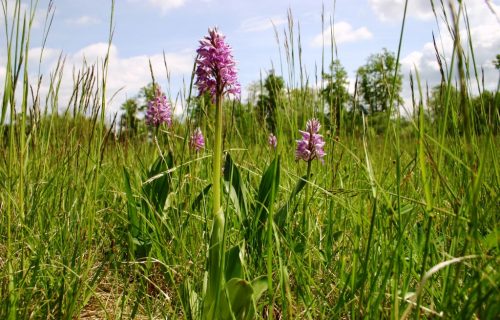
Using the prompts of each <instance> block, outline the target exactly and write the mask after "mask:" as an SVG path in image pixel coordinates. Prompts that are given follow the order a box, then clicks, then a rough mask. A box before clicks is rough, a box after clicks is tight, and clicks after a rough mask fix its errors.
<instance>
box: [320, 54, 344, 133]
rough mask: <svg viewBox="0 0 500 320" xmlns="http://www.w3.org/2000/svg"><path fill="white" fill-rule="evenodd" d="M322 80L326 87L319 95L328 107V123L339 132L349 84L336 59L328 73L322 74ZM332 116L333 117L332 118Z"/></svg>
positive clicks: (342, 68)
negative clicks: (324, 81)
mask: <svg viewBox="0 0 500 320" xmlns="http://www.w3.org/2000/svg"><path fill="white" fill-rule="evenodd" d="M323 79H324V80H326V86H325V88H324V89H323V90H321V92H320V93H321V95H322V96H323V98H324V99H325V101H326V103H327V104H328V106H329V107H330V108H329V111H330V112H329V113H330V122H331V123H332V124H333V125H334V126H335V127H336V130H337V131H339V130H340V117H341V114H342V112H343V111H344V110H345V105H346V103H347V102H348V100H349V92H348V91H347V86H348V84H349V82H348V81H347V72H346V71H345V69H344V67H343V66H342V65H341V64H340V61H339V60H338V59H337V60H334V61H333V62H332V64H331V65H330V73H329V74H328V73H325V74H323ZM332 115H334V116H335V117H334V118H332Z"/></svg>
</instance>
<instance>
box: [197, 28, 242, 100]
mask: <svg viewBox="0 0 500 320" xmlns="http://www.w3.org/2000/svg"><path fill="white" fill-rule="evenodd" d="M231 51H232V49H231V47H230V46H229V45H228V44H227V43H226V42H225V36H224V35H222V33H220V32H219V31H218V30H217V28H213V29H208V36H206V37H204V38H203V39H202V40H200V47H199V48H198V50H197V51H196V52H197V53H198V58H197V60H196V64H197V68H196V83H195V84H196V86H197V87H198V90H199V92H200V95H202V94H204V93H205V92H209V93H210V95H211V96H212V100H215V96H216V95H220V96H222V95H225V94H232V95H234V96H236V97H239V96H240V93H241V88H240V84H239V82H238V74H237V71H236V63H235V61H234V58H233V55H232V53H231Z"/></svg>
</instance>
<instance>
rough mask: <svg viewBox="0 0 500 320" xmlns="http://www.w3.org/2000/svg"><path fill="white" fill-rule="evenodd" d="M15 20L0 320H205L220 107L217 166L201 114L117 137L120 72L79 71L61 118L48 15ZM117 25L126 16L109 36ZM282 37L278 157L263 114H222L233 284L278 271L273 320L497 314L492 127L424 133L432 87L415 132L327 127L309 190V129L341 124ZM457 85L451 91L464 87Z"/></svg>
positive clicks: (436, 125) (267, 310) (7, 93)
mask: <svg viewBox="0 0 500 320" xmlns="http://www.w3.org/2000/svg"><path fill="white" fill-rule="evenodd" d="M2 4H3V6H6V5H7V4H8V5H12V3H11V2H8V1H3V2H2ZM15 6H16V8H15V10H13V12H14V13H15V16H14V17H11V18H10V19H5V21H6V24H5V28H6V32H5V33H6V35H7V50H8V51H7V53H8V55H7V57H8V60H7V63H6V71H7V72H6V73H7V75H6V78H5V82H4V88H3V90H2V93H3V100H2V124H1V126H0V161H1V162H0V191H1V192H0V213H1V215H0V222H1V223H0V238H1V241H0V293H1V295H0V318H2V319H24V318H43V319H69V318H103V319H104V318H107V319H111V318H115V319H116V318H165V317H166V318H174V319H175V318H188V319H198V318H200V316H201V313H202V312H203V307H202V306H203V302H202V299H203V297H204V295H205V291H206V288H207V272H208V269H209V268H208V266H207V254H208V252H209V244H210V230H211V226H212V217H213V215H212V214H211V212H212V202H211V197H212V193H211V192H212V190H211V189H210V187H209V185H210V184H211V181H212V173H213V172H212V171H213V169H212V166H211V163H212V150H213V140H212V138H211V137H212V136H213V133H214V130H215V129H214V128H213V126H212V124H211V123H213V121H214V117H215V111H214V110H213V108H212V109H210V108H208V109H207V110H208V111H207V113H208V114H207V118H206V119H205V123H204V124H203V131H204V133H205V136H206V138H207V145H206V148H205V150H203V151H202V152H200V153H194V152H192V151H190V150H189V148H188V146H187V138H188V137H189V134H190V132H191V130H192V129H194V120H193V119H190V118H188V119H187V120H186V121H185V122H175V123H174V126H173V127H172V128H170V129H168V130H167V129H166V128H164V127H160V128H159V130H156V131H154V130H153V131H148V130H144V131H142V132H139V133H138V134H137V135H135V136H122V137H119V136H117V135H115V131H114V128H113V125H112V124H110V123H107V122H106V121H105V117H104V116H105V102H106V99H107V97H106V95H105V86H106V84H105V83H106V77H105V74H106V71H105V70H106V68H107V66H106V65H107V58H106V57H104V58H103V60H102V61H103V63H102V64H96V65H87V66H85V67H84V68H83V69H82V70H80V71H78V72H77V73H76V77H75V85H74V95H73V97H72V99H71V101H70V103H69V104H68V105H67V106H64V109H63V111H60V110H61V106H60V104H59V100H58V90H59V89H58V88H59V86H60V79H61V73H62V72H63V71H64V66H63V61H62V60H61V61H60V64H59V65H58V68H57V69H56V70H55V71H54V72H53V73H52V74H51V76H50V85H51V90H50V92H49V94H48V96H47V97H46V98H45V99H43V97H40V96H39V95H38V94H37V92H38V90H37V84H36V83H34V84H32V83H29V81H28V78H27V75H28V72H27V71H28V68H31V67H32V66H28V65H27V59H26V57H27V52H28V50H29V48H30V43H29V33H30V30H31V28H30V23H31V21H32V18H33V14H34V9H33V8H32V10H31V11H30V12H28V13H27V15H24V13H23V12H21V9H20V6H19V1H16V2H15ZM460 8H461V7H460ZM443 10H444V9H443ZM112 11H113V9H111V12H112ZM9 12H10V11H9ZM462 14H464V13H462ZM48 17H49V21H50V14H49V15H48ZM458 21H459V19H458V18H457V21H451V22H450V23H451V25H453V23H455V24H456V23H458ZM112 26H113V20H112V19H111V23H110V34H112V32H111V30H113V27H112ZM451 29H453V28H451ZM454 30H458V28H456V26H455V29H454ZM278 34H279V33H278V32H276V35H277V40H278V45H279V46H280V50H283V52H284V60H285V61H284V63H285V64H286V68H287V71H286V72H285V73H283V71H282V73H283V74H284V75H285V74H286V75H287V76H284V78H285V79H287V81H288V83H289V86H288V87H287V89H286V90H287V94H285V95H283V96H282V97H281V99H280V100H279V103H278V112H277V132H276V133H275V134H276V136H277V137H278V147H277V149H276V151H274V150H272V149H271V148H269V146H268V145H267V135H268V132H266V131H265V130H256V128H263V124H262V121H261V119H260V118H259V117H258V116H257V114H256V113H255V112H254V109H253V106H251V105H244V104H240V103H237V102H232V101H226V103H225V104H224V109H225V119H224V121H225V130H224V135H223V137H224V139H223V140H224V145H223V146H224V150H225V152H226V153H227V154H230V158H227V157H226V158H225V159H224V160H223V164H224V165H223V166H224V172H223V185H222V189H223V190H224V193H223V197H222V203H221V205H222V208H223V210H224V212H225V220H226V221H225V228H224V237H225V241H224V242H225V249H227V250H229V254H228V255H227V259H228V260H227V261H228V263H227V265H226V267H225V271H226V273H230V272H234V273H235V274H236V273H238V274H239V275H241V277H242V278H243V279H264V278H259V277H261V276H266V275H267V278H265V283H266V284H265V286H266V287H267V289H268V290H267V291H265V292H264V293H263V295H262V298H261V299H259V300H258V301H257V303H256V317H258V318H271V317H273V318H277V319H279V318H285V319H307V318H309V319H343V318H346V319H347V318H348V319H357V318H358V319H361V318H377V319H378V318H388V319H399V318H416V319H418V318H438V317H444V318H449V319H457V318H461V319H470V318H475V319H493V318H495V317H497V316H498V314H500V288H499V283H500V274H499V272H498V265H499V263H500V257H499V240H500V235H499V232H500V229H499V215H498V212H499V192H500V190H499V185H500V184H499V178H500V175H499V167H498V150H499V140H498V137H497V136H496V135H494V134H493V133H492V131H491V130H488V129H487V128H486V130H484V132H485V133H484V134H481V135H478V134H476V133H475V132H474V130H471V129H466V131H465V132H466V134H464V132H463V131H462V130H461V129H460V128H459V127H458V125H459V124H458V123H455V122H453V123H452V129H451V130H449V129H447V128H449V123H448V124H447V123H446V122H447V121H449V120H448V119H447V117H446V116H445V117H443V118H438V119H437V120H436V121H430V120H429V119H428V118H426V117H425V112H424V105H423V104H424V102H425V99H424V98H423V97H424V96H425V94H424V93H423V90H422V89H421V88H422V84H421V81H424V79H422V80H421V79H419V77H418V71H416V72H417V73H416V74H415V78H416V80H417V81H416V83H417V85H416V86H415V89H414V94H415V96H417V97H419V98H418V99H416V101H417V102H416V104H415V105H414V108H415V110H418V111H419V112H417V113H416V116H415V117H414V118H411V119H409V120H408V119H404V118H402V117H401V116H400V114H399V112H394V113H392V114H395V116H390V115H388V116H383V121H384V122H385V130H384V133H382V134H379V133H376V131H375V130H374V128H372V122H371V121H372V120H371V117H370V116H368V117H365V116H363V115H362V114H359V115H358V117H360V118H361V123H362V126H361V127H360V126H354V125H353V124H352V123H349V121H348V120H345V121H346V122H345V123H343V125H342V126H341V128H342V130H340V132H339V131H335V128H334V127H327V126H324V128H323V129H322V133H323V134H324V135H325V139H326V141H327V144H326V146H325V149H326V152H327V156H326V157H325V163H324V164H321V162H319V161H315V162H312V163H311V168H310V171H311V173H312V176H311V177H310V178H309V179H307V178H304V176H305V175H306V172H307V171H309V170H308V168H307V167H308V165H307V163H305V162H298V161H295V158H294V148H295V140H296V139H298V138H299V133H298V130H299V129H303V127H304V125H305V121H306V120H307V119H309V118H310V117H312V116H315V117H318V118H319V119H320V121H321V122H322V123H325V122H326V120H327V118H328V117H329V116H328V115H326V114H325V113H324V112H323V111H324V108H323V105H324V101H323V100H322V98H321V97H320V96H319V95H317V94H312V95H311V94H308V92H311V91H310V90H309V91H308V90H300V89H307V88H309V87H310V86H311V83H310V76H309V75H308V74H307V72H306V70H304V68H303V67H302V62H301V61H302V60H301V50H302V49H301V45H300V32H299V29H298V27H297V26H296V23H295V22H294V21H293V17H292V16H291V14H290V15H289V25H288V29H287V30H285V33H284V36H283V38H281V37H280V36H278ZM403 42H404V19H403V24H402V28H401V40H400V43H399V45H400V46H401V44H402V43H403ZM110 43H111V38H110ZM459 47H460V49H458V48H459ZM470 48H472V46H470ZM335 50H336V49H334V48H333V47H332V48H331V51H332V55H333V52H334V51H335ZM463 50H464V49H463V48H461V46H460V44H459V43H458V42H457V43H456V50H454V54H453V56H452V57H451V61H455V63H456V61H457V60H459V61H461V60H460V59H463V57H464V56H465V54H464V52H463ZM399 52H400V49H399V50H398V57H399ZM469 53H472V54H473V51H472V52H469ZM457 56H458V57H457ZM460 56H461V58H460ZM459 64H461V65H465V64H464V63H463V62H460V63H459ZM280 65H283V62H280ZM451 65H453V62H452V64H451ZM466 66H467V65H466ZM467 67H470V66H467ZM281 69H282V70H283V67H281ZM323 69H324V68H323ZM444 71H445V72H447V73H446V74H447V77H448V79H443V80H444V84H445V85H448V84H450V83H452V82H453V80H452V79H454V77H455V76H456V75H457V72H456V71H455V69H454V68H451V69H450V70H444ZM297 73H298V74H297ZM103 75H104V76H103ZM458 77H459V79H460V81H462V82H463V83H461V84H462V86H463V87H461V88H460V90H462V91H464V90H465V92H464V94H467V93H468V90H469V89H468V88H469V87H470V86H471V85H475V84H474V83H473V81H472V80H471V79H466V78H464V77H465V73H464V72H458ZM388 85H391V84H388ZM191 88H192V82H191V86H190V88H189V89H190V90H189V92H191ZM448 88H449V87H448ZM293 89H299V90H293ZM33 90H34V91H33ZM30 92H35V93H34V94H33V95H31V93H30ZM448 92H449V90H448ZM497 95H498V93H497ZM190 98H191V94H190V93H189V94H187V97H185V99H183V101H184V102H185V103H186V104H187V103H190V102H189V101H191V100H190ZM354 99H356V97H354ZM443 101H444V103H443V104H444V105H443V106H444V110H445V111H446V114H449V115H455V116H457V115H459V116H458V117H459V118H460V114H463V113H467V112H469V113H470V112H472V111H471V110H469V109H468V107H467V102H466V101H462V103H463V105H461V106H458V105H452V104H450V103H449V101H451V99H449V98H448V97H447V96H445V98H444V100H443ZM354 104H356V102H355V103H354ZM394 108H395V109H396V107H394ZM7 115H8V117H10V118H9V119H6V118H7ZM450 118H451V116H450ZM345 119H347V118H345ZM492 121H493V122H495V121H496V122H498V121H499V115H498V114H495V115H493V119H492ZM278 156H279V157H278ZM266 168H267V169H266ZM270 190H273V191H272V192H271V191H270ZM306 190H308V191H307V192H306ZM268 194H271V196H270V197H271V198H268ZM245 216H246V217H247V219H245V218H244V217H245ZM255 216H257V218H255ZM231 248H232V249H231ZM231 250H233V251H231ZM235 256H236V258H235ZM233 259H236V260H237V261H239V262H242V263H239V262H238V263H237V264H234V265H238V267H240V268H241V270H233V269H234V268H233V267H234V265H233V264H232V263H231V262H234V261H236V260H233ZM254 284H255V285H257V284H259V283H257V282H254ZM262 285H263V284H262ZM221 303H222V302H221ZM233 311H234V310H233Z"/></svg>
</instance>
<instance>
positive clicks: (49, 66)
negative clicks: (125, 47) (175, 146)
mask: <svg viewBox="0 0 500 320" xmlns="http://www.w3.org/2000/svg"><path fill="white" fill-rule="evenodd" d="M40 50H41V49H40V48H33V49H32V50H30V53H29V58H30V59H36V63H38V57H39V54H40ZM107 50H108V44H107V43H94V44H91V45H89V46H86V47H84V48H82V49H80V50H78V51H77V52H75V53H73V54H69V55H67V56H66V61H65V66H66V67H65V69H64V74H63V78H62V81H61V87H60V89H59V107H60V108H66V106H67V103H68V101H69V99H70V97H71V95H72V93H73V86H74V74H76V73H78V71H79V70H81V69H82V68H83V66H84V61H85V63H86V65H87V66H89V65H95V66H96V68H97V70H95V71H96V72H97V74H98V75H99V77H101V75H102V63H103V60H104V57H105V55H106V52H107ZM58 57H59V51H58V50H56V49H51V48H46V49H45V51H44V58H43V62H42V73H44V74H45V76H44V78H43V80H44V81H43V83H42V86H41V90H40V94H41V96H42V97H43V98H42V101H45V100H44V96H45V95H46V94H47V92H48V86H49V83H48V81H49V77H48V74H49V73H51V72H53V71H54V69H55V66H56V64H57V59H58ZM149 61H151V65H152V68H153V71H154V75H155V80H156V81H157V82H158V83H159V84H160V85H161V86H162V88H163V89H164V90H167V89H168V88H167V74H166V71H165V62H166V64H167V66H168V69H169V70H168V71H169V73H170V75H171V76H172V77H173V78H182V76H185V77H188V76H189V75H190V73H191V70H192V67H193V61H194V54H193V53H192V52H191V51H189V52H187V51H185V52H184V51H183V52H175V53H165V62H164V57H163V54H155V55H151V56H147V55H139V56H133V57H122V56H120V53H119V50H118V48H117V47H116V46H115V45H111V47H110V48H109V65H108V74H107V81H106V89H107V92H106V97H107V99H108V106H107V116H108V117H110V116H111V115H113V114H114V113H116V112H118V111H119V110H120V106H121V104H122V103H123V102H124V101H125V99H126V98H130V97H133V96H135V95H136V94H137V93H138V92H139V90H140V88H142V87H144V86H145V85H147V84H148V83H150V82H151V73H150V69H149ZM34 65H35V64H32V66H34ZM32 70H38V69H37V68H32ZM2 71H3V70H2V69H1V68H0V75H1V73H2ZM36 77H37V72H34V73H32V74H30V79H31V83H32V84H34V83H35V82H34V81H35V79H36ZM100 81H101V80H100V79H99V80H98V82H97V84H98V86H99V88H100V87H101V82H100ZM179 82H180V81H179ZM176 89H177V88H176ZM115 94H116V95H115ZM113 96H114V97H113ZM112 97H113V100H111V101H109V99H111V98H112ZM172 98H175V97H172ZM174 104H176V105H178V104H179V103H178V102H177V103H175V102H172V105H174ZM42 107H44V106H42ZM180 110H181V109H180V108H179V109H178V110H177V113H178V112H179V111H180Z"/></svg>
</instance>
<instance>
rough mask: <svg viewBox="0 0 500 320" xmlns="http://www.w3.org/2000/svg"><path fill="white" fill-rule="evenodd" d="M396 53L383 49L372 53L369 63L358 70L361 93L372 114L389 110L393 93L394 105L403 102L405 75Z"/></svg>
mask: <svg viewBox="0 0 500 320" xmlns="http://www.w3.org/2000/svg"><path fill="white" fill-rule="evenodd" d="M397 69H398V72H397V73H395V71H396V57H395V56H394V53H392V52H389V51H387V49H383V51H382V52H381V53H378V54H374V55H371V56H370V57H369V58H368V61H367V63H366V64H365V65H364V66H362V67H360V68H359V69H358V71H357V73H358V77H359V79H360V86H359V90H360V94H361V97H362V98H363V100H364V102H365V104H366V105H367V106H368V110H369V112H370V113H371V114H373V113H375V112H380V111H382V112H383V111H387V110H389V107H390V103H391V95H393V96H392V102H393V106H397V105H400V104H402V103H403V98H402V97H401V88H402V83H403V75H402V74H401V71H400V70H401V68H400V66H398V68H397Z"/></svg>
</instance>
